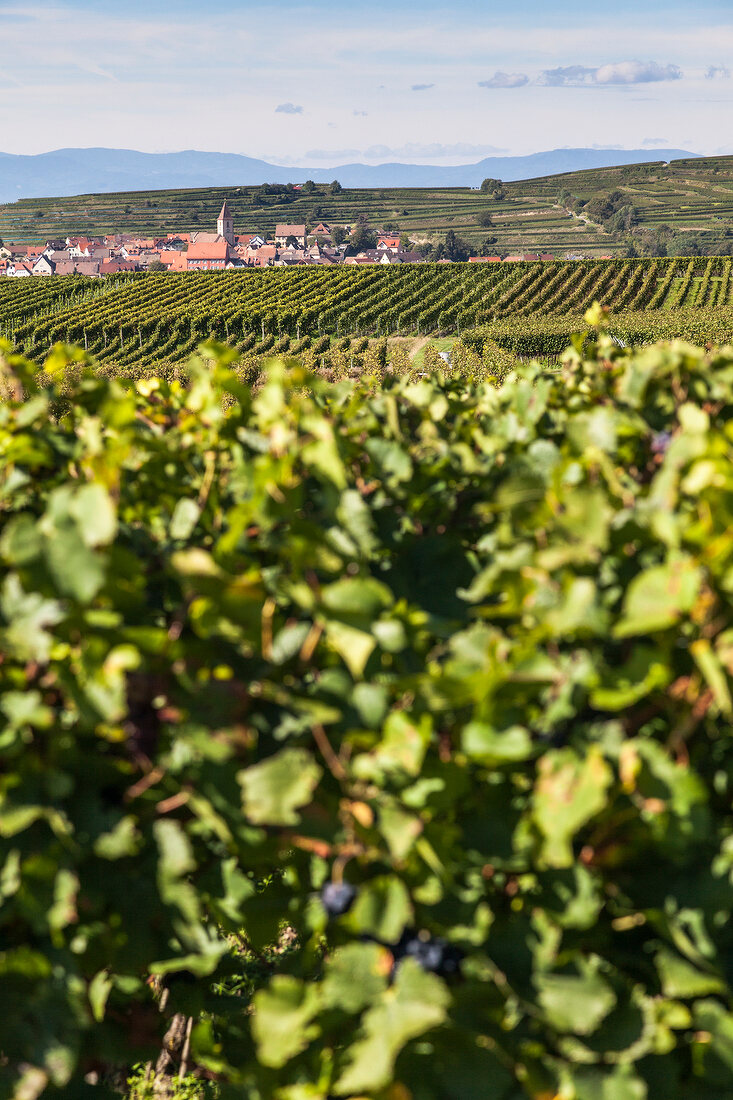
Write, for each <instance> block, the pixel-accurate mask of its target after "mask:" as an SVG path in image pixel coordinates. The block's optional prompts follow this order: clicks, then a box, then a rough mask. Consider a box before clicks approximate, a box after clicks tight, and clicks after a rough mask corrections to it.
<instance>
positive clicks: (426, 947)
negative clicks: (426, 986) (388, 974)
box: [392, 928, 463, 978]
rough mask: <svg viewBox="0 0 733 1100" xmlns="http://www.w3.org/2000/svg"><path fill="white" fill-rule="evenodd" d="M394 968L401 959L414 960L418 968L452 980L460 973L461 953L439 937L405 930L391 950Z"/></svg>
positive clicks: (408, 929)
mask: <svg viewBox="0 0 733 1100" xmlns="http://www.w3.org/2000/svg"><path fill="white" fill-rule="evenodd" d="M392 954H393V955H394V959H395V966H398V965H399V963H400V962H401V961H402V960H403V959H414V960H415V962H416V963H417V964H418V966H420V967H422V969H423V970H427V971H429V972H430V973H431V974H439V975H440V977H441V978H452V977H455V976H456V975H458V974H459V973H460V969H461V961H462V959H463V952H462V951H461V950H460V948H458V947H456V946H455V945H454V944H451V943H448V941H447V940H444V939H443V938H442V937H441V936H435V937H433V936H430V935H427V934H426V933H423V932H415V930H414V929H410V928H406V929H405V931H404V932H403V933H402V936H401V937H400V939H399V942H398V943H397V944H396V945H395V946H394V947H393V948H392Z"/></svg>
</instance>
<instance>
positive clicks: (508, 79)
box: [478, 72, 529, 88]
mask: <svg viewBox="0 0 733 1100" xmlns="http://www.w3.org/2000/svg"><path fill="white" fill-rule="evenodd" d="M525 84H529V77H528V76H527V74H526V73H502V72H495V73H494V75H493V76H492V77H491V78H490V80H479V82H478V86H479V88H523V87H524V85H525Z"/></svg>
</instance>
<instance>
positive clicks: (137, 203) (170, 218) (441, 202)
mask: <svg viewBox="0 0 733 1100" xmlns="http://www.w3.org/2000/svg"><path fill="white" fill-rule="evenodd" d="M483 163H484V164H487V163H488V162H483ZM505 192H506V194H505V197H504V198H502V199H495V198H493V197H492V196H491V195H489V194H483V193H482V192H481V191H479V190H476V189H470V188H468V187H462V188H459V187H422V188H419V187H402V188H386V187H371V188H358V189H357V188H347V187H344V189H343V190H342V191H341V192H340V193H338V194H330V193H329V190H328V188H326V187H325V186H323V185H318V186H317V187H316V189H315V190H314V191H313V192H311V193H308V192H305V191H293V190H292V189H291V190H290V191H289V192H287V191H286V190H285V189H284V188H283V189H282V190H281V191H278V189H277V188H273V189H271V191H270V193H267V192H266V191H265V190H264V189H262V188H258V187H255V186H252V185H249V186H246V185H243V184H239V185H236V186H229V187H197V188H192V187H187V188H176V189H151V190H148V191H130V190H128V191H120V192H114V193H98V194H87V195H79V196H75V197H55V198H35V197H34V198H32V199H25V200H21V201H18V202H14V203H9V204H6V205H4V206H0V237H2V238H4V239H5V240H18V241H24V240H25V241H44V240H48V239H51V238H55V237H65V236H66V235H67V234H89V235H91V234H102V233H112V232H133V233H140V234H144V235H150V236H152V235H162V234H165V233H169V232H182V231H185V230H192V229H212V228H214V226H215V224H216V217H217V215H218V212H219V210H220V209H221V205H222V202H223V201H224V199H226V200H227V201H228V202H229V205H230V207H231V209H232V212H233V215H234V219H235V226H236V230H237V232H242V233H246V232H261V233H271V232H272V231H273V229H274V227H275V225H276V223H277V222H283V221H286V222H303V221H305V222H308V223H310V224H311V225H313V224H315V223H316V222H318V221H321V220H324V221H328V222H331V223H333V224H343V225H351V224H353V223H355V222H356V220H357V218H358V217H359V216H360V215H361V216H363V217H365V218H366V219H367V220H368V221H369V222H370V223H371V224H372V225H373V226H380V227H382V228H385V229H390V230H394V231H399V232H402V233H406V234H408V235H409V236H410V237H411V238H412V239H413V240H416V241H420V240H433V241H435V242H437V241H439V240H442V239H443V238H444V237H445V234H446V233H447V232H448V231H449V230H453V231H454V232H455V233H456V234H457V235H458V236H459V237H463V238H464V239H466V240H467V241H469V242H470V243H471V244H472V245H473V246H481V245H482V244H487V247H488V248H489V249H490V250H491V251H492V252H497V253H500V254H505V253H507V252H512V253H514V252H517V253H523V252H552V253H554V254H555V255H556V256H558V257H559V258H563V257H564V256H567V255H576V254H578V253H580V254H583V255H586V256H590V257H592V256H602V255H616V254H619V253H620V252H622V251H623V250H625V249H626V248H627V246H628V241H629V233H628V232H621V233H611V232H609V223H608V219H606V220H604V218H603V217H602V216H601V215H599V214H598V213H597V212H596V211H597V210H598V209H599V208H603V206H604V204H605V203H606V200H607V199H608V197H609V196H615V202H616V205H621V206H623V207H624V209H626V210H627V211H628V210H629V209H631V210H632V212H633V217H632V218H631V219H630V223H633V225H632V228H631V232H632V233H633V235H634V239H635V240H636V241H637V243H638V245H639V247H640V249H642V250H644V247H645V245H646V243H648V242H649V241H652V240H659V239H662V238H664V239H665V240H666V241H667V242H668V243H669V251H670V253H671V254H672V253H674V254H680V253H684V252H685V251H686V250H687V249H688V246H689V250H691V251H693V252H695V251H696V250H700V251H704V252H711V253H718V254H719V253H726V252H729V251H730V249H731V245H733V157H717V158H683V159H679V160H673V161H672V162H671V163H665V162H662V161H657V162H651V163H639V164H632V165H621V166H618V165H617V166H611V167H608V166H607V167H601V168H598V167H594V168H586V169H584V170H582V171H576V172H566V173H560V174H554V175H546V176H541V177H537V178H529V179H524V180H517V181H512V182H508V183H507V184H506V187H505ZM487 222H489V224H486V223H487Z"/></svg>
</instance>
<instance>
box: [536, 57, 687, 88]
mask: <svg viewBox="0 0 733 1100" xmlns="http://www.w3.org/2000/svg"><path fill="white" fill-rule="evenodd" d="M681 79H682V70H681V69H680V67H679V65H660V64H659V63H658V62H657V61H616V62H614V63H613V64H610V65H600V66H598V67H597V68H592V67H589V66H587V65H566V66H560V67H558V68H556V69H545V70H544V71H543V72H542V73H541V74H540V77H539V79H538V81H537V83H538V84H542V85H545V86H547V87H551V88H582V87H592V86H593V85H599V84H600V85H605V84H653V83H657V82H659V81H664V80H681Z"/></svg>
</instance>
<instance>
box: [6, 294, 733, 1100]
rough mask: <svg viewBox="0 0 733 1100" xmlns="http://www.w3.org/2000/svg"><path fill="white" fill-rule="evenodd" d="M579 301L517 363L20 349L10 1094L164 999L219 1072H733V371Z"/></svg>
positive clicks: (10, 381) (86, 1054) (632, 1097)
mask: <svg viewBox="0 0 733 1100" xmlns="http://www.w3.org/2000/svg"><path fill="white" fill-rule="evenodd" d="M601 321H602V317H601V314H600V313H599V312H596V313H595V314H592V315H589V324H590V325H591V327H589V328H588V329H587V331H586V333H585V335H583V336H578V337H575V338H574V347H573V348H572V349H571V350H570V351H569V352H568V353H567V355H566V356H565V359H564V364H563V367H562V370H561V371H559V372H556V373H553V374H551V375H544V374H543V373H542V372H541V370H540V368H539V367H538V366H536V365H531V364H530V365H524V366H520V367H518V368H517V369H516V371H515V372H514V373H513V374H511V375H510V376H509V377H508V378H507V380H506V381H504V382H503V383H502V384H501V385H498V384H496V383H494V382H492V381H491V379H489V380H487V381H480V382H473V381H471V380H470V378H467V377H465V376H462V377H459V376H457V375H455V376H453V375H450V374H446V375H440V374H438V373H435V374H431V375H430V376H429V377H424V378H422V379H418V380H410V379H409V378H397V377H390V376H387V377H385V378H382V379H380V380H379V382H378V383H377V382H376V381H375V380H374V379H370V378H369V377H366V378H364V379H362V380H356V381H355V380H348V379H346V380H344V381H341V382H338V383H330V384H329V383H326V382H324V381H323V380H320V379H318V378H316V377H314V376H309V375H308V374H306V373H305V372H304V371H303V369H302V368H301V367H298V366H288V365H287V364H285V365H283V364H278V363H275V364H273V365H272V366H271V368H270V370H269V373H268V374H267V376H266V378H265V381H264V384H263V385H262V386H261V387H260V388H259V389H258V390H257V391H256V392H254V391H253V390H251V389H250V388H248V387H247V386H246V385H244V384H243V383H242V382H241V381H239V380H238V378H237V376H236V374H235V373H234V372H233V371H232V369H231V363H232V361H233V355H234V353H233V352H230V351H228V350H227V349H225V348H224V347H222V346H219V345H214V344H209V345H204V346H203V347H202V349H201V350H200V352H199V354H198V356H197V357H196V358H195V359H194V360H193V361H192V363H191V367H190V382H189V383H188V384H186V385H183V384H181V383H180V382H177V381H173V382H166V381H156V380H150V379H148V380H145V381H138V382H133V381H129V380H128V381H114V380H110V379H108V378H103V377H100V376H99V375H97V374H95V373H94V370H93V369H92V366H91V364H90V365H89V366H88V368H86V367H85V368H84V369H82V370H79V369H78V366H76V367H75V368H74V369H73V370H71V371H70V370H69V369H68V368H69V364H70V363H71V362H72V361H74V362H75V363H77V364H78V362H79V361H80V360H82V361H83V359H84V357H83V353H81V352H80V351H79V350H78V349H69V348H65V347H62V346H59V347H57V348H56V349H55V350H54V351H53V352H52V354H51V357H50V358H49V359H48V360H47V361H46V363H45V365H44V369H45V373H44V374H43V375H42V376H39V375H37V374H36V373H35V372H36V370H37V368H36V367H35V366H33V365H32V364H30V363H29V362H28V361H26V360H24V359H23V358H21V357H20V356H17V355H14V354H13V352H12V350H11V348H10V346H9V345H5V346H4V347H3V351H2V370H3V378H2V385H3V389H4V392H5V399H4V401H3V403H2V404H1V405H0V454H1V455H2V459H1V463H0V501H1V503H2V511H1V512H0V567H1V571H2V579H1V581H0V655H1V659H0V713H1V714H2V726H1V730H2V732H1V733H0V1004H1V1005H2V1020H3V1022H2V1028H1V1029H0V1094H2V1095H3V1096H8V1097H11V1096H13V1097H16V1098H18V1100H20V1098H24V1100H28V1098H31V1100H33V1098H37V1097H40V1096H43V1097H53V1096H63V1097H74V1098H75V1097H83V1096H86V1095H89V1096H91V1097H96V1096H100V1095H102V1094H103V1093H104V1091H105V1088H106V1087H107V1086H106V1085H105V1081H106V1080H108V1079H109V1077H108V1075H107V1071H108V1070H109V1069H110V1067H112V1068H113V1067H119V1066H122V1067H125V1066H127V1067H131V1066H132V1065H143V1066H144V1065H145V1064H146V1062H153V1063H154V1062H155V1059H156V1057H157V1054H158V1052H159V1050H160V1047H161V1042H162V1037H163V1035H164V1033H165V1032H166V1029H167V1028H168V1026H169V1023H170V1020H171V1017H172V1016H173V1015H174V1014H180V1015H181V1016H182V1018H184V1019H190V1020H192V1021H193V1028H192V1032H191V1034H190V1046H189V1051H188V1054H187V1058H188V1067H189V1068H192V1069H193V1070H194V1071H195V1073H196V1074H198V1075H199V1076H200V1077H202V1078H208V1079H209V1080H212V1081H216V1082H218V1087H219V1090H220V1095H221V1097H223V1098H226V1097H230V1096H231V1097H240V1098H241V1097H248V1098H251V1100H270V1098H273V1097H274V1098H278V1100H318V1098H321V1100H326V1098H335V1097H343V1098H349V1097H351V1098H357V1097H358V1098H365V1097H370V1098H379V1100H474V1098H475V1100H486V1098H487V1097H491V1100H520V1098H522V1097H534V1098H535V1100H550V1098H553V1097H560V1098H562V1100H573V1098H577V1100H645V1098H649V1100H652V1098H657V1097H661V1096H670V1097H672V1096H674V1097H675V1098H676V1100H700V1098H702V1097H704V1098H708V1097H710V1098H711V1100H712V1098H715V1100H724V1098H730V1097H733V1013H732V1012H731V1000H730V993H731V988H730V982H731V977H732V975H733V931H731V922H730V916H731V912H730V911H731V906H732V905H733V891H732V889H731V874H732V872H733V839H732V835H733V830H732V825H733V821H732V818H733V811H732V810H731V783H732V781H733V780H732V778H731V777H732V775H733V748H732V747H731V712H732V711H733V703H732V701H731V675H732V674H733V474H732V472H731V471H732V470H733V464H732V463H731V458H732V456H733V426H732V425H733V353H732V352H731V351H726V350H720V351H702V350H698V349H696V348H694V347H692V346H688V345H685V344H680V343H678V344H672V345H668V346H656V347H649V348H646V349H644V350H643V351H640V352H637V353H630V352H627V351H625V350H623V349H621V348H619V347H618V345H617V344H616V343H614V342H613V341H612V340H611V339H610V338H609V337H607V336H606V335H604V333H603V329H602V325H601V324H600V322H601ZM593 325H600V327H593ZM70 379H71V380H70ZM95 1082H96V1083H95Z"/></svg>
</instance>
